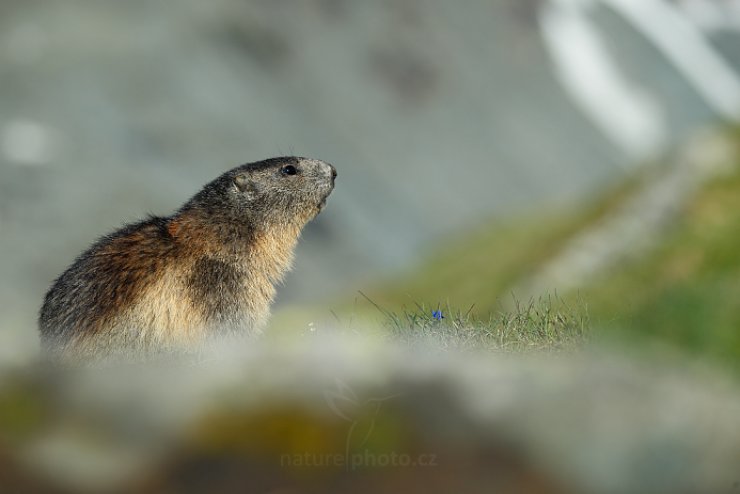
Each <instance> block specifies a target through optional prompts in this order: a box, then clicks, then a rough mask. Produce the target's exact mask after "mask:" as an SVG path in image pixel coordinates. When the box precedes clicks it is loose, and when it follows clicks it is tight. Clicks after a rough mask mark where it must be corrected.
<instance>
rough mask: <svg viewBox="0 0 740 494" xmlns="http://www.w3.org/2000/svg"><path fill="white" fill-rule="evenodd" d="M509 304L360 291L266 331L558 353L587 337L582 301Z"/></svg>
mask: <svg viewBox="0 0 740 494" xmlns="http://www.w3.org/2000/svg"><path fill="white" fill-rule="evenodd" d="M511 306H512V307H508V306H507V307H503V306H500V307H498V308H497V309H496V310H493V311H488V312H487V313H486V314H485V315H484V316H480V315H479V314H478V312H477V311H476V310H475V307H474V306H468V307H467V308H465V309H459V308H455V307H454V306H452V305H450V304H434V305H428V304H423V303H412V304H410V305H409V306H407V305H402V306H400V307H398V308H393V307H388V306H384V305H381V304H380V303H378V302H376V301H375V300H374V299H372V298H371V297H369V296H367V295H365V294H364V293H360V297H359V298H358V300H357V301H356V302H355V303H354V304H353V305H352V307H351V308H347V307H344V308H342V309H337V310H334V311H331V313H330V314H331V315H330V316H328V317H327V314H326V313H324V315H323V319H322V316H321V313H320V312H319V311H312V310H310V309H309V310H298V311H294V312H285V311H284V312H282V313H279V314H277V315H276V318H275V320H274V321H273V323H272V325H271V328H270V331H268V332H267V333H266V335H265V336H266V337H268V338H276V339H278V340H280V339H284V340H283V341H285V342H286V343H287V342H289V341H295V339H296V337H298V338H301V337H305V336H308V335H310V334H312V333H314V332H323V331H338V332H341V333H348V334H353V333H354V334H356V333H362V334H364V335H371V336H374V337H378V338H379V339H381V340H385V341H391V342H393V343H394V344H401V345H407V346H415V345H417V344H422V345H426V344H429V345H432V346H433V347H434V348H436V349H441V350H461V351H469V350H485V351H494V352H524V351H538V352H539V351H553V352H557V351H563V350H570V349H576V348H578V347H580V346H582V345H583V344H584V343H585V342H586V341H588V340H589V338H590V331H589V326H590V324H589V320H588V319H589V318H588V311H587V310H586V307H585V304H583V303H582V302H580V301H576V302H566V301H565V300H563V299H561V298H559V297H546V298H541V299H538V300H530V301H528V302H526V303H522V302H519V301H517V300H513V303H512V304H511ZM298 321H303V323H299V322H298ZM305 321H313V322H310V323H305Z"/></svg>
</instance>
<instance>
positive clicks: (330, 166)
mask: <svg viewBox="0 0 740 494" xmlns="http://www.w3.org/2000/svg"><path fill="white" fill-rule="evenodd" d="M329 168H331V178H332V180H334V179H335V178H337V169H336V168H334V166H332V165H329Z"/></svg>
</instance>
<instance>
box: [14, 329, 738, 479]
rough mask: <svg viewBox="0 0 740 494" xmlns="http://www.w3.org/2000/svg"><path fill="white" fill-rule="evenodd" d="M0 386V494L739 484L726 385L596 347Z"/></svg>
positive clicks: (177, 369) (260, 348) (285, 346)
mask: <svg viewBox="0 0 740 494" xmlns="http://www.w3.org/2000/svg"><path fill="white" fill-rule="evenodd" d="M224 353H226V354H227V355H224ZM1 382H2V385H1V386H0V444H1V445H2V448H1V450H0V485H2V486H3V487H4V489H3V492H24V493H26V492H44V493H49V492H52V493H53V492H59V493H67V492H70V493H71V492H121V493H123V492H138V493H149V492H173V493H174V492H178V493H182V492H193V493H196V492H219V493H229V492H404V493H407V492H409V493H411V492H425V493H430V492H431V493H436V492H439V493H447V492H471V493H478V492H480V493H483V492H497V493H502V492H543V493H556V492H568V493H573V492H594V493H630V492H634V493H643V492H652V493H662V492H665V493H669V492H670V493H675V492H687V493H689V492H696V493H699V492H704V493H706V492H730V491H731V489H732V488H733V487H732V486H733V484H735V483H736V482H737V481H738V480H740V429H739V428H738V427H737V424H738V417H740V394H738V388H737V386H736V385H734V384H733V383H730V382H725V381H723V380H722V379H718V378H717V376H714V375H712V374H711V373H710V372H708V371H704V370H701V371H698V370H694V371H687V370H678V369H677V368H674V367H672V366H671V365H655V364H652V363H650V361H647V360H640V359H633V358H628V357H626V356H622V357H619V356H616V355H615V354H613V353H603V352H601V351H588V352H587V351H583V352H581V353H574V354H561V355H510V354H509V355H505V354H493V353H488V354H475V353H467V354H455V353H451V352H441V351H438V350H434V349H433V348H432V347H427V348H424V349H422V348H421V347H420V348H419V349H417V350H410V349H408V348H407V349H401V348H399V347H397V346H392V345H389V344H388V343H384V342H382V341H377V340H372V339H367V338H359V337H354V338H346V337H339V336H323V335H321V334H320V333H319V334H318V335H317V334H311V335H307V336H306V337H304V338H301V339H299V341H296V342H292V343H291V342H287V343H286V342H281V343H280V344H279V345H278V344H275V343H273V342H269V341H260V342H254V341H253V342H248V344H245V345H232V346H231V348H230V350H229V351H228V352H222V353H221V356H220V357H218V358H216V357H215V356H213V355H212V356H210V357H203V358H201V359H199V361H198V362H191V363H188V364H182V363H180V364H167V363H162V364H161V365H153V366H147V367H135V366H132V367H130V368H112V369H103V370H100V369H98V370H94V371H89V370H65V371H61V370H59V369H48V368H45V367H44V366H41V365H39V366H34V367H27V368H21V369H6V370H5V371H4V372H3V377H2V380H1Z"/></svg>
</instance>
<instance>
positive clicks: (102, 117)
mask: <svg viewBox="0 0 740 494" xmlns="http://www.w3.org/2000/svg"><path fill="white" fill-rule="evenodd" d="M739 17H740V14H738V2H737V1H734V0H722V1H720V0H714V1H713V0H706V1H701V0H694V1H674V2H669V1H666V0H651V1H639V2H638V1H629V0H588V1H586V0H583V1H571V0H551V1H544V0H494V1H480V0H474V1H469V2H466V4H465V6H464V8H463V7H461V6H459V5H457V4H452V3H450V2H444V1H441V0H440V1H436V0H435V1H432V2H421V1H418V0H403V1H376V2H363V1H359V0H307V1H300V2H299V1H290V0H278V1H275V0H270V1H267V0H254V1H246V0H244V1H236V0H214V1H212V2H207V3H205V2H198V1H195V0H183V1H180V2H177V3H176V4H173V3H171V2H163V1H153V2H152V1H139V0H132V1H127V2H117V1H112V0H111V1H97V2H86V1H68V2H53V1H50V0H46V1H44V0H23V1H21V0H2V1H1V2H0V251H1V252H2V254H3V255H2V256H0V280H2V281H1V282H0V300H2V305H3V310H2V312H1V313H0V327H1V328H2V336H1V338H0V342H1V344H0V347H2V348H3V350H2V353H3V354H4V356H5V357H7V358H19V357H18V356H19V355H28V354H29V353H32V352H34V351H35V345H36V337H35V334H34V327H35V312H36V310H37V307H38V305H39V304H40V301H41V298H42V296H43V293H44V291H45V289H46V288H47V286H48V285H49V283H50V281H51V280H52V279H53V278H54V277H55V276H57V275H58V274H59V273H60V272H61V271H62V270H63V269H64V268H65V267H66V266H67V265H68V264H69V263H70V262H71V260H72V259H73V257H74V256H75V255H76V254H78V253H79V252H80V251H81V250H82V249H84V248H85V247H86V246H87V245H89V243H90V242H91V241H92V240H93V239H94V238H95V237H96V236H98V235H101V234H103V233H105V232H107V231H110V230H111V229H113V228H116V227H117V226H119V225H120V224H121V223H123V222H126V221H131V220H135V219H137V218H139V217H141V216H142V215H144V214H145V213H148V212H151V213H155V214H168V213H170V212H171V211H173V210H174V209H175V208H177V207H178V206H179V205H180V204H181V203H182V202H183V201H185V200H186V199H187V198H188V197H189V196H190V195H191V194H193V193H194V192H195V191H196V190H197V189H198V188H199V187H200V186H202V185H203V184H204V183H205V182H206V181H207V180H209V179H210V178H212V177H214V176H216V175H218V174H219V173H220V172H222V171H223V170H225V169H228V168H230V167H232V166H234V165H237V164H240V163H244V162H248V161H255V160H259V159H262V158H265V157H267V156H275V155H285V154H298V155H306V156H312V157H317V158H321V159H324V160H327V161H330V162H332V163H334V164H335V165H336V166H337V168H338V169H339V182H338V187H337V190H336V192H335V195H334V196H333V197H332V200H331V202H330V204H329V207H328V208H327V210H326V211H325V213H324V214H322V216H321V217H320V218H319V219H318V220H317V221H316V222H315V223H314V224H313V225H312V226H311V228H310V229H309V230H308V231H307V233H306V235H305V238H304V241H303V243H302V245H301V247H300V249H299V252H298V256H297V259H298V261H297V267H296V270H295V271H294V273H293V275H292V276H291V277H290V278H289V279H288V280H287V282H286V284H285V286H284V288H283V289H282V290H281V291H280V303H281V304H283V306H285V304H286V303H288V302H316V301H321V300H327V299H330V298H337V297H343V296H347V294H350V295H349V296H353V295H352V294H354V293H356V291H357V290H358V289H362V288H363V287H364V286H365V284H366V283H367V282H368V281H369V280H372V279H377V277H378V275H383V276H385V275H393V274H394V273H396V272H398V269H399V268H407V267H408V266H413V265H416V264H417V263H418V262H420V260H422V259H424V258H425V256H426V255H427V254H429V252H431V251H432V250H433V248H434V247H435V246H436V245H437V244H438V242H439V241H440V240H445V239H449V238H453V237H454V238H458V237H459V236H460V235H463V234H465V232H466V231H468V230H470V229H471V228H474V227H476V226H479V225H482V224H487V222H490V220H491V219H492V218H500V217H505V216H508V215H511V214H512V213H516V212H521V211H530V212H531V211H538V210H543V211H544V210H549V209H550V208H551V207H552V205H553V204H562V203H564V202H571V203H572V202H573V201H577V200H578V199H579V198H580V199H583V198H587V197H593V196H594V195H595V194H596V195H597V194H599V193H600V191H602V190H604V188H605V187H609V186H611V185H613V184H617V183H621V182H622V181H624V180H625V179H626V178H628V177H631V176H632V173H633V172H634V171H635V170H637V169H639V168H640V167H641V166H642V165H644V164H645V163H647V162H650V161H651V160H655V159H657V158H659V157H661V156H663V153H664V152H665V151H667V150H669V149H671V148H672V147H673V146H674V145H676V144H678V143H681V142H682V141H683V140H684V139H685V138H686V137H687V136H690V135H692V134H693V133H694V132H695V131H696V130H697V129H700V128H703V127H704V126H706V125H711V124H715V123H717V122H720V121H723V120H724V121H733V120H737V119H738V117H739V116H740V76H739V75H738V68H739V67H740V32H739V30H740V27H739V26H740V20H738V18H739ZM491 255H492V256H495V255H496V252H495V251H492V252H491Z"/></svg>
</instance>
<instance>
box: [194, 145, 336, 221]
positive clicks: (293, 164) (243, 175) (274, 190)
mask: <svg viewBox="0 0 740 494" xmlns="http://www.w3.org/2000/svg"><path fill="white" fill-rule="evenodd" d="M336 176H337V172H336V170H335V169H334V167H333V166H332V165H330V164H329V163H326V162H324V161H320V160H314V159H309V158H300V157H295V156H289V157H282V158H271V159H268V160H264V161H258V162H255V163H248V164H246V165H242V166H238V167H236V168H234V169H232V170H229V171H228V172H226V173H224V174H223V175H221V176H220V177H218V178H217V179H216V180H214V181H212V182H211V183H209V184H207V185H206V186H205V187H204V188H203V189H202V190H201V191H200V192H199V193H198V194H196V195H195V196H194V197H193V198H192V199H191V200H190V201H188V203H187V204H186V205H185V206H184V208H183V210H191V209H198V210H200V211H202V212H205V213H207V214H208V215H209V216H211V217H222V218H224V219H227V220H229V221H236V222H241V221H244V220H246V221H248V222H249V224H250V226H251V227H253V228H259V227H261V226H266V227H269V226H270V225H286V224H292V225H299V226H303V224H305V223H306V222H308V221H309V220H311V219H312V218H313V217H315V216H316V215H317V214H318V213H319V212H320V211H321V210H322V209H323V207H324V205H325V204H326V199H327V197H329V194H331V191H332V190H333V189H334V179H335V178H336Z"/></svg>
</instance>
